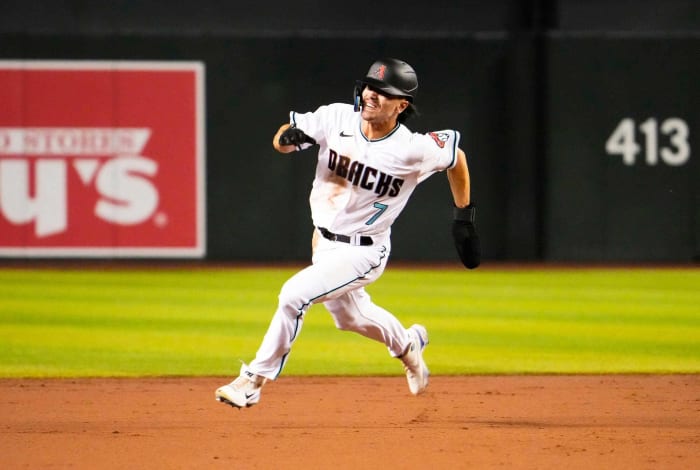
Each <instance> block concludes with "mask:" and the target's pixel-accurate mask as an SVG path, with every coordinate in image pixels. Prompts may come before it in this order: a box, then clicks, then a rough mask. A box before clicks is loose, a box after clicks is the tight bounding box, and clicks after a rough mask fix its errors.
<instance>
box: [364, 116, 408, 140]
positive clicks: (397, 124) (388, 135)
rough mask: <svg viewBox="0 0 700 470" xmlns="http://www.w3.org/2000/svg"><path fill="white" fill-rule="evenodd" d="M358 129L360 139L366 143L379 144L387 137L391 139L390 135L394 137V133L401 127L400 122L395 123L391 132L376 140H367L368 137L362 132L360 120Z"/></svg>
mask: <svg viewBox="0 0 700 470" xmlns="http://www.w3.org/2000/svg"><path fill="white" fill-rule="evenodd" d="M358 127H359V128H360V135H361V136H362V138H363V139H365V140H366V141H367V142H381V141H382V140H386V139H388V138H389V137H391V136H392V135H394V134H395V133H396V131H398V130H399V127H401V123H400V122H397V123H396V127H394V128H393V129H392V130H391V131H389V133H388V134H387V135H385V136H384V137H380V138H378V139H370V138H368V137H367V136H366V135H365V133H364V132H362V119H360V123H359V124H358Z"/></svg>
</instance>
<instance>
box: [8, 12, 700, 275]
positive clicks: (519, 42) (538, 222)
mask: <svg viewBox="0 0 700 470" xmlns="http://www.w3.org/2000/svg"><path fill="white" fill-rule="evenodd" d="M38 3H41V2H38ZM73 3H74V2H52V3H50V4H48V3H47V5H51V7H46V5H44V8H39V9H37V10H36V12H38V13H41V14H38V15H37V16H36V17H34V19H31V20H30V19H28V17H26V16H21V14H24V13H26V11H25V10H23V9H26V8H29V7H26V6H22V5H31V2H29V3H26V2H25V3H22V4H19V3H18V4H17V5H11V6H10V8H9V13H8V15H7V16H5V17H4V18H5V19H4V20H2V22H0V26H2V31H3V33H2V35H1V36H0V41H2V44H3V46H4V47H3V48H2V50H0V60H13V61H17V60H29V61H36V60H42V61H47V60H60V61H68V62H76V61H107V62H108V63H111V64H113V65H114V66H115V67H116V68H119V65H118V64H120V63H123V62H124V61H128V62H158V63H162V62H165V63H168V62H172V63H188V64H192V63H194V64H200V65H201V66H202V69H203V71H204V74H203V77H204V83H203V92H204V97H203V100H204V101H203V111H204V123H205V127H204V129H205V131H204V135H203V136H202V148H203V149H204V155H205V161H206V163H205V168H204V170H205V176H206V178H205V180H204V183H205V186H204V189H203V191H204V202H205V206H204V209H203V211H204V213H203V214H201V220H202V221H203V223H204V233H203V234H202V236H203V237H204V240H203V246H202V250H198V249H192V250H189V251H183V252H182V253H185V254H184V255H183V254H174V255H173V254H172V253H174V252H170V253H171V254H168V252H167V251H163V250H160V249H155V250H154V251H151V252H149V251H148V249H146V250H145V251H133V250H132V251H129V250H128V249H126V250H125V249H124V244H125V243H130V242H129V240H133V239H134V238H138V237H139V236H140V235H139V233H140V232H139V230H141V229H143V227H148V228H149V230H151V231H152V230H153V227H154V224H155V225H156V226H157V227H158V229H159V230H162V231H163V232H162V233H163V234H166V233H167V232H168V231H169V230H181V228H180V229H178V228H177V227H178V224H177V223H176V222H177V220H178V219H177V217H178V215H179V214H178V212H176V211H170V212H169V213H167V214H165V213H164V211H162V210H161V211H159V210H157V208H155V207H154V209H153V213H152V214H146V215H147V216H148V217H144V220H142V221H139V222H138V223H133V224H132V225H128V226H119V227H115V226H113V225H112V226H110V225H108V224H107V225H105V227H103V230H102V232H104V233H105V237H106V238H105V240H106V242H105V243H106V246H108V247H109V246H112V247H114V249H113V250H111V251H110V249H109V248H108V249H106V250H102V251H101V252H100V253H101V254H99V255H98V256H107V257H111V256H115V257H120V256H146V257H148V256H156V257H162V256H165V257H169V256H175V257H178V256H188V257H189V256H195V257H197V256H201V253H205V255H204V256H205V257H206V258H207V259H211V260H227V261H228V260H245V261H257V260H262V261H279V260H297V259H305V258H307V257H308V255H309V238H310V233H311V221H310V217H309V211H308V207H307V202H306V199H307V195H308V189H309V185H310V183H311V179H312V176H313V168H314V159H315V155H314V153H313V152H312V151H306V152H303V153H301V154H298V155H295V156H294V157H288V156H280V155H278V154H276V153H275V152H274V151H273V150H272V148H271V145H270V139H271V137H272V135H273V134H274V132H275V130H276V129H277V127H278V126H279V125H280V124H281V123H283V122H285V121H286V119H287V114H288V112H289V110H291V109H294V110H296V111H306V110H312V109H314V108H315V107H316V106H318V105H320V104H323V103H327V102H333V101H346V102H348V101H349V100H350V97H351V92H352V84H353V81H354V80H355V79H356V78H359V77H360V76H361V75H362V74H364V73H365V71H366V69H367V68H368V66H369V63H370V62H371V60H372V59H373V58H375V57H378V56H383V55H389V56H398V57H401V58H403V59H405V60H406V61H408V62H410V63H411V64H412V65H414V67H415V68H416V70H417V71H418V75H419V79H420V91H419V94H418V99H417V105H418V108H419V110H420V111H421V114H422V115H421V117H420V118H419V119H417V120H415V121H413V122H409V126H410V127H411V128H412V129H413V130H416V131H429V130H436V129H444V128H456V129H457V130H459V131H460V132H461V133H462V145H461V146H462V148H463V149H464V150H465V151H466V153H467V155H468V159H469V164H470V169H471V174H472V182H473V199H474V200H475V201H476V203H477V204H478V207H479V209H478V221H479V228H480V232H481V234H482V239H483V245H484V257H485V258H486V259H494V260H545V261H550V260H563V261H670V262H688V261H691V260H694V259H695V260H697V259H698V256H700V196H699V195H698V187H699V186H700V172H699V171H698V163H697V155H696V154H697V150H696V148H697V145H698V144H697V136H698V135H699V134H700V129H699V128H698V126H699V122H700V116H698V109H700V98H699V94H698V86H697V84H698V83H700V63H699V62H698V60H697V57H698V55H697V52H698V51H699V50H700V34H698V32H697V31H698V29H697V22H696V21H695V20H697V17H695V19H694V17H693V14H694V13H695V12H697V7H695V6H694V5H693V4H692V3H688V2H683V1H679V2H677V3H674V2H671V3H669V5H671V6H673V5H676V8H671V7H668V8H665V9H664V11H663V13H661V14H659V15H657V17H656V18H655V17H653V16H652V15H648V14H644V12H645V11H647V10H648V9H647V8H646V7H648V6H649V5H651V4H649V5H646V3H645V2H641V3H640V4H639V5H640V6H638V8H636V9H635V13H634V14H631V15H629V16H628V17H627V21H628V23H624V18H625V17H624V15H622V16H620V15H619V14H616V13H615V11H617V10H615V6H616V5H617V8H618V10H619V8H621V7H620V5H619V4H617V3H616V2H612V5H613V7H612V8H611V10H610V11H608V12H606V14H605V15H602V16H601V12H600V10H598V12H597V13H596V10H595V9H594V8H592V7H591V6H590V4H588V3H586V2H577V1H573V0H569V1H560V2H551V1H550V2H532V4H531V5H530V7H524V6H523V3H522V2H507V1H501V2H490V6H488V7H485V6H478V7H477V6H475V5H472V4H471V3H469V2H466V3H464V2H458V3H459V5H461V6H455V5H452V3H451V2H438V4H436V5H434V6H435V9H431V10H430V13H426V15H425V17H424V18H423V19H424V20H425V21H424V22H418V21H416V17H417V16H416V12H417V11H421V10H420V6H417V4H416V5H414V4H413V3H412V2H408V3H407V5H406V7H405V8H404V10H403V13H398V18H396V19H397V21H394V22H390V23H388V24H389V26H387V23H382V22H381V21H379V20H377V17H376V16H373V15H365V16H363V18H364V20H363V21H364V22H363V23H359V24H362V25H363V26H362V27H359V26H356V25H355V24H353V23H351V22H347V21H343V20H342V19H341V18H340V17H339V16H337V15H338V12H330V11H323V10H318V9H317V10H314V11H317V12H318V15H319V16H318V17H314V19H308V17H306V21H302V20H301V19H299V18H297V19H295V16H294V15H295V14H297V13H298V12H299V10H298V9H294V10H293V12H292V13H290V16H279V15H278V16H274V18H275V20H274V21H272V22H266V21H263V20H266V19H269V18H270V14H271V13H270V12H262V11H258V10H256V9H255V8H253V10H251V11H248V12H247V13H245V14H243V15H242V16H241V15H234V14H233V12H232V11H229V10H228V9H227V8H228V7H226V8H223V7H222V8H223V10H222V11H223V12H224V13H225V14H224V15H219V16H218V17H217V16H216V15H213V14H211V12H212V11H215V9H213V7H212V5H214V4H216V3H217V2H204V3H203V4H202V9H200V10H198V13H197V14H196V15H194V18H193V19H191V21H189V22H187V21H185V22H184V23H183V25H184V26H183V27H182V28H178V27H177V21H176V20H177V19H178V18H179V19H180V20H182V9H183V8H184V7H183V5H184V3H179V2H175V3H174V6H173V8H172V9H171V10H170V11H169V12H168V13H166V14H165V17H164V18H163V21H162V22H161V23H160V25H155V26H154V25H152V23H149V22H147V21H145V20H144V19H143V18H144V17H147V13H148V11H149V10H148V8H149V7H148V3H146V4H143V5H140V6H135V7H133V9H132V10H120V12H119V13H118V14H116V15H115V16H112V17H109V16H108V15H106V14H105V13H104V12H103V11H97V10H90V8H89V7H87V6H85V5H78V4H77V3H75V5H73ZM302 3H304V2H302ZM526 3H527V2H526ZM652 3H653V2H652ZM274 5H275V4H274V3H272V4H270V6H268V7H265V8H270V9H271V10H274ZM304 5H306V3H304ZM382 5H383V4H382V2H380V3H379V7H381V6H382ZM645 5H646V7H645ZM66 6H71V7H72V8H73V9H71V8H65V7H66ZM307 6H309V5H307ZM206 7H210V9H209V10H207V8H206ZM278 7H280V8H281V6H279V5H278ZM75 8H86V9H87V10H86V11H83V16H82V17H81V16H80V15H79V14H75V11H76V10H75ZM257 8H258V9H260V8H263V7H257ZM441 8H442V10H441ZM128 11H131V13H128ZM206 11H209V12H210V14H208V15H207V14H206ZM440 11H441V12H442V15H440V14H439V12H440ZM51 12H53V16H51ZM178 12H180V13H178ZM294 12H296V13H294ZM256 13H257V14H256ZM346 13H347V12H346ZM618 13H619V11H618ZM13 14H14V15H18V17H21V18H22V20H21V21H19V20H17V18H15V19H16V20H17V21H15V22H14V23H13V22H12V21H11V20H12V17H13ZM227 15H228V16H227ZM402 15H404V17H403V19H404V20H405V21H404V22H403V23H401V21H400V20H401V19H402ZM8 18H9V19H8ZM217 18H218V19H217ZM222 18H229V19H231V21H230V22H228V23H227V22H226V21H223V20H222ZM233 18H236V20H233ZM246 18H247V21H246ZM409 18H410V20H409ZM441 18H442V19H444V21H442V22H441V21H440V19H441ZM596 18H598V19H599V20H600V19H601V18H602V19H604V20H605V21H602V22H601V21H596ZM621 18H622V19H621ZM621 22H622V23H621ZM655 22H656V23H655ZM265 25H267V26H265ZM302 25H303V27H302ZM438 25H439V27H438ZM654 25H657V27H658V28H659V29H660V30H655V27H654ZM273 26H274V28H273ZM409 26H410V28H409ZM431 27H432V28H433V29H430V28H431ZM363 28H364V29H363ZM120 83H121V82H120ZM27 89H29V88H28V87H24V88H23V87H22V86H19V88H18V90H19V91H17V94H15V95H13V96H15V97H17V96H20V98H18V100H19V102H20V105H19V106H18V109H19V111H17V112H15V113H14V114H11V113H9V112H6V113H5V114H4V115H2V114H0V119H2V122H0V127H5V128H12V129H15V128H19V127H22V126H29V125H31V126H58V125H62V126H65V125H70V117H61V118H60V119H56V118H55V117H53V116H49V117H45V116H44V115H43V114H41V113H37V114H32V113H31V112H29V111H27V109H29V108H28V105H27V106H25V105H23V104H21V103H24V100H29V101H31V96H25V95H23V94H22V93H24V92H23V91H22V90H25V91H26V90H27ZM114 90H116V91H113V92H112V94H110V95H109V98H108V99H106V101H109V102H110V103H112V104H110V105H109V106H111V107H110V109H121V108H119V103H120V99H121V98H120V93H121V92H120V91H119V90H121V88H119V87H118V86H115V88H114ZM64 101H65V100H64ZM172 102H175V103H177V98H173V100H172ZM69 103H71V104H68V105H64V108H63V109H64V110H65V111H66V113H67V115H68V116H70V115H71V114H73V115H74V114H75V113H72V111H71V109H70V106H76V109H77V108H81V107H85V106H86V104H85V103H84V102H81V100H80V98H77V99H74V100H72V101H69ZM114 103H117V105H114ZM90 106H96V105H94V104H91V105H90ZM173 112H177V111H172V110H170V109H168V110H167V111H165V112H164V114H166V115H167V114H169V113H173ZM110 116H111V117H110ZM120 116H121V115H120V114H119V113H112V114H110V115H109V116H108V117H105V118H104V119H103V121H102V123H103V125H109V126H114V127H116V128H120V126H122V127H123V126H124V125H123V121H124V119H123V118H122V117H120ZM59 121H60V122H59ZM105 123H106V124H105ZM120 123H121V124H120ZM82 125H83V126H96V124H90V123H89V122H88V123H87V124H85V123H83V124H82ZM129 125H132V124H129ZM0 143H1V142H0ZM163 148H164V149H166V150H162V151H160V150H159V152H161V153H162V155H160V157H161V158H162V160H160V161H159V162H158V165H159V166H158V168H159V169H160V171H161V173H159V174H157V175H156V174H155V173H154V174H151V175H149V174H141V178H142V180H147V181H150V182H151V183H153V186H154V187H155V188H156V190H157V191H160V192H161V193H162V194H164V193H163V191H164V190H163V189H162V188H160V187H159V186H158V185H159V184H165V183H160V182H159V179H158V178H159V176H158V175H160V174H162V173H163V172H165V171H166V170H167V171H170V172H175V173H176V172H177V167H175V166H172V167H171V166H169V165H175V164H174V163H172V162H173V159H169V158H168V155H169V154H168V150H167V145H164V147H163ZM149 149H150V148H149V147H148V146H146V147H145V149H144V152H146V153H147V152H148V150H149ZM1 151H2V149H0V165H1V164H2V162H3V161H5V162H7V161H16V160H18V159H19V160H21V159H22V158H24V157H26V155H24V156H23V155H17V154H12V153H10V152H9V151H8V152H5V153H2V152H1ZM25 160H26V161H27V162H29V161H31V162H33V163H31V164H30V163H26V165H27V168H30V170H28V176H27V178H30V177H31V175H33V174H34V173H32V172H33V171H35V170H31V168H33V167H32V165H35V164H36V162H37V161H38V160H40V159H39V158H36V156H33V157H29V158H28V159H25ZM6 165H7V164H6ZM13 165H14V163H13ZM81 165H82V163H81ZM76 168H77V167H76ZM80 168H81V171H84V170H82V169H84V166H81V167H80ZM2 171H3V169H2V167H0V172H2ZM70 171H71V170H69V171H68V176H67V181H68V183H67V189H66V191H65V193H66V198H67V201H68V202H67V204H69V205H70V204H71V201H70V197H71V195H75V194H82V193H80V191H81V190H82V189H83V186H86V185H87V182H89V178H86V177H84V174H85V173H80V174H81V175H82V176H81V178H82V179H76V178H75V177H73V179H74V180H75V181H78V182H77V183H76V182H75V181H74V182H73V183H71V182H70V181H71V176H70V175H71V173H70ZM5 172H6V173H7V170H5ZM1 177H2V175H0V178H1ZM28 183H29V184H28V188H29V189H26V191H27V195H26V197H24V198H23V200H25V201H31V191H32V189H31V187H32V184H35V183H31V182H28ZM168 184H177V183H168ZM183 184H185V183H183ZM0 185H2V179H0ZM5 187H10V185H9V184H8V183H5ZM79 188H80V189H79ZM8 191H9V190H8ZM8 191H6V192H8ZM195 193H196V191H195ZM85 194H86V195H85V196H81V197H86V198H90V197H94V198H96V199H95V201H94V203H95V204H97V203H98V200H99V197H100V194H96V195H95V194H92V193H90V192H87V193H85ZM11 197H12V196H8V195H3V193H2V188H0V245H3V244H4V245H5V247H4V250H2V251H1V252H0V253H1V254H0V256H3V257H28V256H46V252H40V254H39V255H36V254H33V253H35V252H33V251H31V250H29V249H28V248H27V247H29V246H33V245H36V244H37V243H38V244H41V243H45V242H46V243H48V244H49V245H51V244H52V243H53V244H54V245H55V244H56V242H55V240H56V238H55V237H56V236H57V235H55V234H50V235H49V236H47V237H45V239H44V240H36V230H34V228H35V226H36V225H37V222H36V214H34V213H33V212H32V211H34V212H37V211H38V209H36V207H34V208H33V209H32V204H29V203H28V204H27V213H26V214H23V215H20V216H17V215H15V216H13V217H10V216H9V215H8V213H9V210H8V209H7V208H8V203H7V201H8V200H9V198H11ZM74 197H77V196H74ZM3 201H5V202H3ZM90 201H91V200H89V201H88V202H89V203H91V202H90ZM450 201H451V199H450V193H449V188H448V185H447V182H446V178H445V175H444V174H437V175H434V176H433V177H431V178H430V179H429V180H428V181H426V182H425V183H424V184H423V185H422V186H421V187H419V188H418V190H417V191H416V193H415V195H414V198H413V199H412V200H411V202H410V203H409V205H408V207H407V209H406V210H405V212H404V213H403V214H402V216H401V217H400V219H399V220H398V221H397V223H396V225H395V228H394V236H393V242H394V243H393V244H394V250H393V257H394V258H395V259H405V260H416V261H421V260H425V261H444V260H454V259H455V255H454V250H453V248H452V246H451V241H450V238H449V224H450V212H451V209H450ZM112 202H115V201H112ZM119 202H120V201H116V204H115V205H119ZM3 208H4V209H3ZM151 215H152V217H151ZM85 217H87V219H85V220H75V217H74V218H73V219H71V218H70V217H69V218H68V219H67V223H66V231H67V232H65V233H62V234H60V235H59V236H62V237H63V238H65V239H68V240H75V238H76V237H77V236H78V234H80V233H82V232H84V231H85V227H86V226H90V227H92V226H100V227H101V226H102V224H104V223H105V222H104V220H93V219H90V218H89V216H85ZM195 219H196V217H195ZM139 224H141V225H139ZM72 231H73V232H72ZM9 234H12V237H10V235H9ZM52 237H53V238H52ZM10 238H11V240H12V241H11V244H12V246H10V247H9V248H7V245H8V243H10V242H8V240H10ZM154 238H155V239H161V238H162V239H168V238H169V237H167V236H164V237H158V236H155V237H154ZM47 239H48V240H47ZM52 240H53V241H52ZM149 243H151V244H153V243H155V244H156V245H157V244H158V241H156V242H149ZM52 246H53V245H52ZM149 246H150V245H149ZM127 248H128V247H127ZM156 248H157V247H156ZM124 253H126V254H124ZM49 256H53V255H51V254H50V253H49ZM56 256H63V255H56Z"/></svg>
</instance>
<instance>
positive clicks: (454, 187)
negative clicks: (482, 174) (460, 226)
mask: <svg viewBox="0 0 700 470" xmlns="http://www.w3.org/2000/svg"><path fill="white" fill-rule="evenodd" d="M447 180H448V181H449V182H450V190H451V191H452V198H453V199H454V202H455V206H457V207H459V208H462V207H467V206H468V205H469V203H470V202H471V197H470V190H471V188H470V185H469V168H468V167H467V156H466V155H465V154H464V151H463V150H462V149H460V148H458V149H457V163H456V164H455V166H454V167H453V168H450V169H449V170H447Z"/></svg>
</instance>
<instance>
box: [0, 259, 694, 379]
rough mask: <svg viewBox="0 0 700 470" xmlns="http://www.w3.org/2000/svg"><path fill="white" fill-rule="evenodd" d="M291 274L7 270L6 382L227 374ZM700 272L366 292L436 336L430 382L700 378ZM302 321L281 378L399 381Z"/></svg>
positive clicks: (433, 281) (483, 280)
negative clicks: (637, 375) (486, 376)
mask: <svg viewBox="0 0 700 470" xmlns="http://www.w3.org/2000/svg"><path fill="white" fill-rule="evenodd" d="M294 272H295V269H293V268H287V267H285V268H264V269H263V268H261V269H252V268H245V269H236V268H216V269H214V268H211V269H210V268H201V269H193V270H187V269H161V270H158V269H114V268H113V269H109V270H96V269H88V270H85V271H81V270H77V269H70V270H66V271H61V270H57V269H43V270H42V269H0V376H8V377H22V376H26V377H31V376H41V377H46V376H70V377H74V376H139V375H219V374H221V375H232V374H234V375H235V374H236V373H237V369H238V367H239V362H238V361H239V359H240V360H245V361H249V360H250V359H252V356H253V355H254V353H255V350H256V349H257V347H258V345H259V343H260V340H261V339H262V336H263V334H264V333H265V330H266V329H267V325H268V323H269V320H270V318H271V316H272V314H273V312H274V309H275V307H276V302H277V294H278V292H279V288H280V287H281V285H282V284H283V283H284V281H285V280H286V279H287V278H288V277H289V276H291V275H292V274H293V273H294ZM699 287H700V271H699V270H695V269H677V270H674V269H562V268H557V269H551V270H549V269H531V270H528V269H523V270H513V269H503V270H499V269H493V268H492V269H489V268H486V269H481V268H480V269H479V270H476V271H466V270H458V269H454V270H440V269H425V270H420V269H403V268H400V267H392V266H390V267H389V269H388V270H387V271H386V273H385V274H384V276H383V277H382V278H381V279H380V280H379V281H378V282H377V283H376V284H375V285H372V286H370V287H369V288H368V291H369V292H370V293H371V294H372V296H373V298H374V300H375V301H376V302H377V303H378V304H380V305H382V306H383V307H385V308H387V309H388V310H390V311H392V312H394V313H395V314H396V315H397V316H398V317H399V318H400V319H401V320H402V322H404V324H406V325H409V324H411V323H413V322H420V323H423V324H425V325H426V326H428V328H429V331H430V335H431V345H430V347H429V348H428V350H427V352H426V357H427V359H428V361H429V365H430V367H431V370H432V372H433V373H434V374H469V373H589V372H590V373H597V372H652V373H654V372H698V371H699V370H700V339H699V338H700V308H699V307H698V306H699V305H700V289H699ZM396 373H399V374H400V373H401V368H400V364H399V363H398V361H396V360H394V359H391V358H389V356H388V354H387V352H386V349H385V348H384V346H383V345H381V344H379V343H376V342H372V341H369V340H366V339H365V338H362V337H360V336H358V335H355V334H350V333H346V332H339V331H337V330H335V327H334V325H333V322H332V319H331V318H330V316H329V315H328V314H327V313H326V312H325V310H324V309H323V307H322V306H314V307H312V309H311V310H310V311H309V312H308V314H307V316H306V322H305V326H304V329H303V331H302V333H301V336H300V338H299V340H298V341H297V343H296V344H295V347H294V349H293V352H292V355H291V356H290V361H289V363H288V366H287V368H286V370H285V374H290V375H302V374H314V375H316V374H318V375H324V374H332V375H336V374H340V375H366V374H377V375H383V374H396Z"/></svg>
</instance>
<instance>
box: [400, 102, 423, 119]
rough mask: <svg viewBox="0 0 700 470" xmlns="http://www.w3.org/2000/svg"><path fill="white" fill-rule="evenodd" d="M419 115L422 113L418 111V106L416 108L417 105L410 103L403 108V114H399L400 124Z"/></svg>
mask: <svg viewBox="0 0 700 470" xmlns="http://www.w3.org/2000/svg"><path fill="white" fill-rule="evenodd" d="M418 116H420V113H419V112H418V108H416V105H414V104H413V103H408V106H407V107H406V109H404V110H403V112H402V113H401V114H399V117H398V118H397V120H398V121H399V123H400V124H403V123H404V122H406V120H407V119H408V118H410V117H418Z"/></svg>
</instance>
